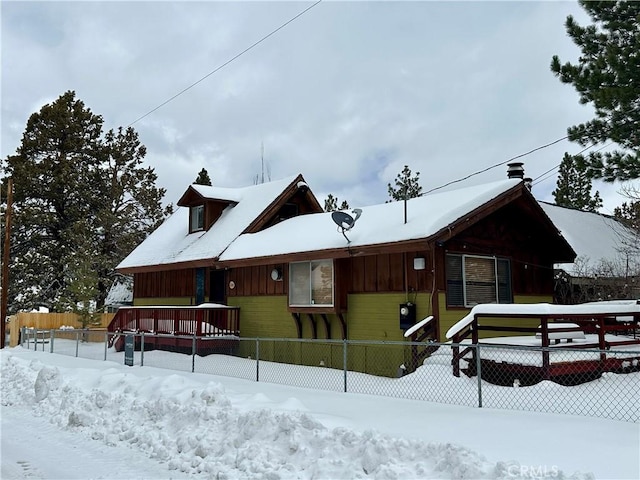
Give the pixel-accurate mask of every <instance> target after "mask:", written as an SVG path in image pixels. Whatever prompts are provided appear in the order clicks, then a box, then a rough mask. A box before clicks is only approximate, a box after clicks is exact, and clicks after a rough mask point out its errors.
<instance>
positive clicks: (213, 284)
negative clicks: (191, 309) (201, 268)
mask: <svg viewBox="0 0 640 480" xmlns="http://www.w3.org/2000/svg"><path fill="white" fill-rule="evenodd" d="M225 279H226V275H225V271H224V270H211V274H210V277H209V290H210V293H209V301H210V302H212V303H221V304H222V305H226V303H227V299H226V295H225V286H226V280H225Z"/></svg>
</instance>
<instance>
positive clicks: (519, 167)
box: [507, 162, 524, 179]
mask: <svg viewBox="0 0 640 480" xmlns="http://www.w3.org/2000/svg"><path fill="white" fill-rule="evenodd" d="M523 165H524V164H523V163H522V162H513V163H508V164H507V167H508V168H507V177H509V178H521V179H522V178H524V167H523Z"/></svg>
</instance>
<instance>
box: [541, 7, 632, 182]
mask: <svg viewBox="0 0 640 480" xmlns="http://www.w3.org/2000/svg"><path fill="white" fill-rule="evenodd" d="M579 3H580V5H581V6H582V8H584V9H585V11H586V12H587V13H588V14H589V16H590V17H591V19H592V21H593V24H592V25H588V26H586V27H583V26H580V25H578V23H576V21H575V20H574V19H573V17H571V16H569V17H567V21H566V24H565V25H566V29H567V33H568V35H569V36H570V37H571V39H572V40H573V42H574V43H575V44H576V45H577V46H578V47H579V48H580V49H581V51H582V55H581V56H580V57H579V59H578V63H577V64H571V63H569V62H567V63H565V64H564V65H563V64H561V62H560V59H559V58H558V56H557V55H556V56H554V57H553V59H552V61H551V71H552V72H553V73H555V74H556V76H558V77H559V78H560V81H562V82H563V83H570V84H572V85H573V86H574V87H575V89H576V90H577V92H578V93H579V95H580V103H581V104H592V105H593V106H594V107H595V113H596V117H595V118H594V119H593V120H590V121H588V122H586V123H582V124H580V125H575V126H572V127H569V129H568V130H567V132H568V135H569V139H570V140H571V141H573V142H578V143H579V144H580V145H582V146H585V147H586V146H588V145H591V144H599V143H606V142H609V141H612V142H614V143H615V144H617V145H618V147H619V150H615V151H612V152H592V153H590V154H588V155H587V156H586V157H577V158H576V160H577V161H578V163H579V165H581V166H582V165H583V166H584V167H585V169H586V173H587V175H588V176H589V177H591V178H602V179H604V180H605V181H614V180H623V181H624V180H629V179H634V178H640V130H639V129H638V125H640V62H638V51H639V50H640V2H632V1H621V0H618V1H606V2H602V1H599V2H594V1H587V0H579Z"/></svg>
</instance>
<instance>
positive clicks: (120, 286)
mask: <svg viewBox="0 0 640 480" xmlns="http://www.w3.org/2000/svg"><path fill="white" fill-rule="evenodd" d="M132 283H133V282H132V281H124V280H123V281H116V282H114V283H113V285H111V288H110V289H109V293H107V298H106V299H105V301H104V304H105V305H126V304H128V303H131V302H133V290H132V287H133V285H132Z"/></svg>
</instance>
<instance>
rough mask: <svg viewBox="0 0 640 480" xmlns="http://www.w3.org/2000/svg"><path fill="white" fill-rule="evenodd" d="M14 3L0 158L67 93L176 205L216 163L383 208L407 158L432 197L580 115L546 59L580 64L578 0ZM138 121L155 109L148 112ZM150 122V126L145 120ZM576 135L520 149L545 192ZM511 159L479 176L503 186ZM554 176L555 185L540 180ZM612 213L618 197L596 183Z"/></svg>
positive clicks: (243, 180) (5, 28) (231, 173)
mask: <svg viewBox="0 0 640 480" xmlns="http://www.w3.org/2000/svg"><path fill="white" fill-rule="evenodd" d="M312 5H313V3H309V2H297V1H290V2H173V1H166V2H146V1H139V2H120V1H118V2H12V1H3V2H2V4H1V9H2V38H1V41H2V137H1V138H2V144H1V152H0V153H1V155H2V157H3V158H5V157H6V156H7V155H9V154H12V153H14V152H15V150H16V148H17V147H18V145H19V143H20V138H21V135H22V132H23V131H24V128H25V125H26V122H27V119H28V117H29V115H30V114H31V113H33V112H36V111H38V110H39V109H40V108H41V107H42V105H44V104H46V103H49V102H52V101H54V100H55V99H56V98H58V97H59V96H60V95H61V94H62V93H64V92H65V91H67V90H74V91H75V92H76V95H77V98H79V99H81V100H82V101H83V102H85V104H86V106H88V107H89V108H91V110H92V111H93V112H94V113H96V114H100V115H102V116H103V117H104V120H105V128H106V129H109V128H116V127H118V126H128V125H130V124H132V123H133V127H134V128H135V129H136V130H137V131H138V132H139V134H140V139H141V141H142V142H143V143H144V144H145V145H146V146H147V150H148V152H147V156H146V162H147V163H148V165H150V166H152V167H154V168H155V170H156V172H157V174H158V185H159V186H161V187H164V188H166V190H167V195H166V197H165V200H166V201H167V202H175V201H176V200H177V199H178V198H179V197H180V195H181V194H182V192H183V191H184V190H185V188H186V187H187V186H188V185H189V184H190V183H191V182H193V180H194V179H195V178H196V176H197V174H198V172H199V171H200V169H201V168H203V167H204V168H206V169H207V170H208V172H209V175H210V176H211V178H212V180H213V183H214V185H219V186H226V187H234V186H246V185H251V184H252V183H254V181H255V179H256V176H257V175H260V174H261V156H262V153H261V151H262V146H263V145H264V162H265V165H266V167H265V176H266V177H267V178H269V177H270V178H272V179H274V180H276V179H280V178H283V177H286V176H289V175H294V174H297V173H302V174H303V175H304V176H305V178H306V179H307V181H308V183H309V184H310V186H311V188H312V190H313V191H314V192H315V194H316V196H317V197H318V198H319V199H320V200H321V201H322V200H323V199H324V198H325V197H326V195H327V194H328V193H330V192H331V193H333V194H334V195H337V196H338V197H339V199H340V200H343V199H346V200H348V201H349V203H350V204H351V206H352V207H355V206H365V205H370V204H374V203H382V202H384V201H385V200H386V199H387V198H388V196H387V183H389V182H392V181H393V179H394V178H395V176H396V175H397V174H398V173H399V172H400V171H401V170H402V167H403V166H404V165H405V164H406V165H409V167H410V168H411V169H412V170H413V171H414V172H415V171H419V172H420V180H421V182H420V183H421V185H422V186H423V189H424V190H429V189H431V188H435V187H438V186H440V185H443V184H445V183H447V182H450V181H452V180H455V179H458V178H460V177H464V176H466V175H468V174H470V173H473V172H475V171H478V170H482V169H484V168H486V167H489V166H491V165H495V164H497V163H500V162H504V161H506V160H508V159H509V158H511V157H513V156H515V155H519V154H521V153H524V152H527V151H529V150H532V149H534V148H536V147H539V146H541V145H545V144H547V143H550V142H553V141H554V140H557V139H559V138H561V137H563V136H565V135H566V128H567V127H568V126H570V125H573V124H575V123H579V122H582V121H585V120H588V119H589V118H591V116H592V109H591V108H590V107H589V106H581V105H579V104H578V96H577V94H576V93H575V90H574V89H573V87H571V86H570V85H564V84H562V83H561V82H560V81H559V80H558V79H557V78H556V77H555V76H554V75H553V74H552V73H551V72H550V70H549V64H550V61H551V57H552V56H553V55H554V54H558V55H559V56H560V58H561V60H563V61H575V60H576V59H577V56H578V53H579V52H578V49H577V47H575V45H574V44H573V43H572V42H571V40H570V39H569V38H568V37H567V36H566V32H565V29H564V21H565V19H566V17H567V15H574V16H575V17H576V18H577V19H579V20H581V21H582V23H586V22H587V18H586V15H585V14H584V12H583V11H582V10H581V9H580V7H579V6H578V5H577V3H575V2H568V1H567V2H560V1H545V2H537V1H520V2H433V1H422V2H335V1H328V0H325V1H323V2H321V3H319V4H317V5H315V6H313V7H312V8H311V9H310V10H308V11H307V12H306V13H304V14H303V15H301V16H300V17H298V18H297V19H295V20H294V21H292V22H291V23H289V24H288V25H286V26H285V27H283V28H282V29H281V30H279V31H278V32H276V33H275V34H273V35H272V36H270V37H269V38H267V39H266V40H264V41H263V42H262V43H260V44H259V45H257V46H256V47H255V48H252V49H251V50H249V51H248V52H246V53H244V54H242V55H241V56H239V57H238V58H236V59H235V60H233V61H231V62H230V63H228V64H227V65H226V66H224V67H223V68H220V69H219V70H218V71H217V72H215V73H213V74H211V75H210V76H208V77H207V78H205V79H204V80H202V81H201V82H200V83H198V84H197V85H195V86H194V87H193V88H191V89H189V90H188V91H186V92H185V93H183V94H182V95H180V96H178V97H177V98H175V99H174V100H172V101H171V102H169V103H167V104H166V105H164V106H162V107H161V108H159V109H158V110H156V111H154V112H153V113H150V114H148V115H146V114H147V113H149V112H150V111H152V110H153V109H155V108H156V107H158V106H159V105H161V104H162V103H163V102H165V101H167V100H168V99H170V98H171V97H173V96H174V95H176V94H178V93H179V92H181V91H182V90H184V89H185V88H186V87H189V86H190V85H192V84H194V83H195V82H197V81H198V80H200V79H202V78H203V77H205V76H206V75H208V74H210V73H211V72H213V71H214V70H216V69H217V68H219V67H221V66H222V65H224V64H225V63H226V62H228V61H229V60H231V59H232V58H233V57H235V56H236V55H238V54H239V53H241V52H243V51H244V50H245V49H247V48H248V47H250V46H251V45H253V44H254V43H256V42H257V41H259V40H260V39H262V38H263V37H265V36H266V35H268V34H269V33H271V32H272V31H274V30H275V29H277V28H278V27H280V26H281V25H283V24H284V23H285V22H287V21H289V20H291V19H292V18H293V17H295V16H296V15H298V14H299V13H300V12H302V11H303V10H305V9H306V8H308V7H311V6H312ZM145 115H146V116H145ZM141 117H143V118H141ZM580 149H581V148H580V147H579V146H578V145H576V144H571V143H569V142H567V141H562V142H559V143H557V144H556V145H554V146H552V147H549V148H546V149H543V150H540V151H538V152H536V153H534V154H531V155H528V156H527V157H525V158H524V159H522V161H524V162H525V169H526V174H527V176H530V177H532V178H534V179H535V180H536V181H535V183H534V190H533V191H534V194H535V195H536V197H537V198H539V199H541V200H552V195H551V192H552V190H553V189H554V188H555V183H556V175H555V173H556V171H552V172H551V173H550V174H547V175H546V176H544V177H541V176H542V175H543V174H545V172H548V171H549V170H550V169H553V168H554V167H555V166H557V165H558V164H559V163H560V161H561V159H562V155H563V154H564V152H565V151H568V152H571V153H576V152H578V151H580ZM505 176H506V167H505V166H501V167H497V168H494V169H492V170H489V171H488V172H486V173H484V174H482V175H478V176H476V177H473V179H471V180H469V182H476V183H477V182H484V181H491V180H495V179H502V178H505ZM545 178H546V179H545ZM595 188H596V189H598V190H599V191H600V192H601V194H602V195H603V196H604V198H605V209H604V210H603V211H604V212H607V213H609V212H610V211H611V210H612V209H613V207H615V206H616V205H619V204H620V203H622V202H623V201H624V200H625V199H624V197H622V196H620V195H619V194H618V193H617V192H618V191H619V190H620V185H618V184H614V185H606V184H601V183H597V184H596V185H595Z"/></svg>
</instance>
